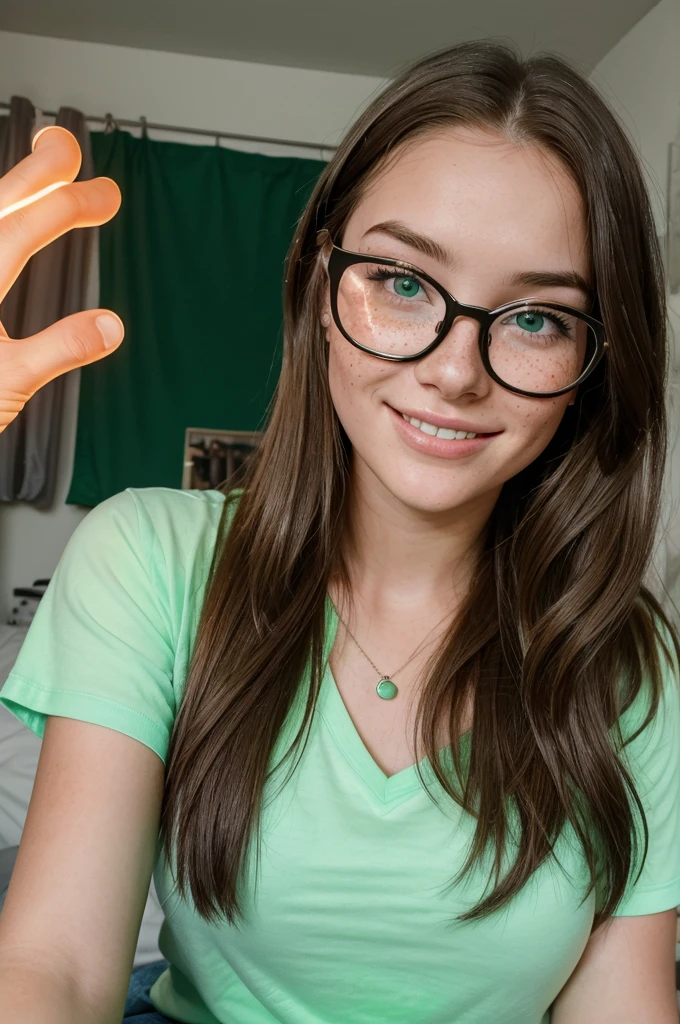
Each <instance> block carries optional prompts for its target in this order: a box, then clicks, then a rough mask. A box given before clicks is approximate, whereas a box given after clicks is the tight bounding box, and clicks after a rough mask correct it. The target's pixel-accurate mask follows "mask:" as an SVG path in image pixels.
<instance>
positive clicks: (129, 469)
mask: <svg viewBox="0 0 680 1024" xmlns="http://www.w3.org/2000/svg"><path fill="white" fill-rule="evenodd" d="M92 150H93V156H94V163H95V172H96V174H98V175H106V176H107V177H110V178H113V179H114V181H116V182H117V183H118V185H119V186H120V189H121V192H122V196H123V200H122V205H121V208H120V210H119V212H118V214H117V215H116V216H115V217H114V218H113V220H112V221H110V222H109V223H108V224H105V225H103V226H102V227H101V228H100V271H99V274H100V288H101V290H100V301H99V305H100V306H102V307H106V308H109V309H113V310H114V311H115V312H116V313H118V315H119V316H120V317H122V319H123V322H124V323H125V327H126V336H125V340H124V342H123V344H122V346H121V347H120V348H119V349H118V350H117V351H116V352H114V353H113V354H112V355H111V356H108V357H107V358H106V359H104V360H102V361H100V362H97V363H94V364H92V365H91V366H86V367H84V368H83V370H82V382H81V390H80V405H79V411H78V430H77V438H76V452H75V462H74V470H73V479H72V481H71V488H70V491H69V494H68V497H67V499H66V500H67V503H71V504H74V503H77V504H84V505H96V504H97V503H98V502H100V501H103V500H104V499H105V498H107V497H109V496H110V495H112V494H115V493H116V492H117V491H120V490H122V489H124V488H125V487H130V486H132V487H148V486H156V485H163V486H167V487H179V486H180V485H181V478H182V461H183V450H184V431H185V429H186V427H205V428H210V429H233V430H257V429H259V428H260V427H261V426H262V423H263V417H264V414H265V411H266V408H267V405H268V402H269V401H270V399H271V396H272V393H273V390H274V387H275V385H276V380H277V378H278V374H279V369H280V365H281V291H282V284H283V263H284V257H285V254H286V251H287V248H288V245H289V243H290V240H291V238H292V236H293V231H294V229H295V224H296V221H297V219H298V217H299V215H300V213H301V212H302V208H303V206H304V204H305V202H306V201H307V199H308V197H309V194H310V192H311V190H312V188H313V186H314V184H315V182H316V179H317V177H318V175H319V174H320V172H321V170H322V168H323V166H324V164H323V163H322V162H321V161H317V160H303V159H297V158H294V157H269V156H261V155H259V154H252V153H242V152H239V151H236V150H229V149H224V148H222V147H218V146H215V145H211V146H193V145H186V144H182V143H174V142H156V141H154V140H151V139H148V138H141V139H137V138H135V137H134V136H132V135H130V134H129V133H128V132H123V131H120V130H116V131H115V132H112V133H110V134H105V133H103V132H93V133H92Z"/></svg>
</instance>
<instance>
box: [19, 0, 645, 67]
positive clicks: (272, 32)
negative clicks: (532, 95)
mask: <svg viewBox="0 0 680 1024" xmlns="http://www.w3.org/2000/svg"><path fill="white" fill-rule="evenodd" d="M656 2H657V0H465V2H464V0H389V2H388V3H385V2H384V0H191V2H190V3H188V2H186V0H182V2H180V0H2V3H1V4H0V29H4V30H6V31H11V32H27V33H29V34H32V35H41V36H57V37H60V38H62V39H77V40H86V41H89V42H99V43H111V44H114V45H118V46H133V47H141V48H143V49H151V50H164V51H167V52H170V53H188V54H197V55H200V56H204V57H223V58H224V57H228V58H231V59H233V60H244V61H256V62H260V63H264V64H279V65H287V66H289V67H300V68H318V69H322V70H325V71H345V72H350V73H354V74H365V75H375V76H378V77H381V78H382V77H390V76H391V75H393V74H394V73H395V71H396V69H397V68H398V67H399V66H400V65H401V64H403V63H405V62H407V61H410V60H412V59H413V58H415V57H417V56H419V55H421V54H424V53H427V52H428V51H431V50H435V49H439V48H440V47H442V46H445V45H447V44H449V43H454V42H459V41H463V40H467V39H478V38H482V37H493V38H495V39H499V40H506V41H507V40H511V41H513V42H514V43H516V44H517V45H518V46H519V47H520V49H521V50H522V51H523V52H524V53H525V54H527V53H531V52H535V51H536V50H541V49H551V50H556V51H558V52H559V53H562V54H564V55H565V56H567V57H569V58H571V59H572V60H575V61H576V62H578V63H581V64H582V65H585V70H586V71H589V70H590V68H591V67H592V66H593V65H595V64H596V63H597V62H598V61H599V60H600V58H602V57H603V56H604V55H605V54H606V53H607V52H608V51H609V50H611V49H612V47H613V46H615V45H616V43H617V42H618V41H619V39H621V38H622V36H624V35H625V34H626V32H628V30H629V29H631V28H632V27H633V25H635V24H636V22H637V21H639V20H640V18H642V17H643V16H644V15H645V14H646V13H647V11H649V10H650V9H651V8H652V7H654V6H655V4H656Z"/></svg>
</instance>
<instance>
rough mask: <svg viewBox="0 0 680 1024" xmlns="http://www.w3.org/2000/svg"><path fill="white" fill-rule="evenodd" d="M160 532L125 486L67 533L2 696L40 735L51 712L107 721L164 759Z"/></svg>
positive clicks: (166, 669)
mask: <svg viewBox="0 0 680 1024" xmlns="http://www.w3.org/2000/svg"><path fill="white" fill-rule="evenodd" d="M157 548H158V538H157V536H156V534H155V532H154V529H153V525H152V523H151V521H150V519H149V516H148V515H147V513H146V511H145V509H144V507H143V506H142V503H141V502H140V500H139V498H138V497H136V496H135V494H134V492H133V490H127V491H123V492H121V493H120V494H116V495H114V496H113V497H112V498H109V499H107V500H106V501H104V502H102V503H101V504H100V505H98V506H97V507H96V508H94V509H93V510H92V511H91V512H89V513H88V514H87V515H86V516H85V518H84V519H83V520H82V522H81V523H80V524H79V525H78V527H77V528H76V530H75V531H74V533H73V535H72V536H71V538H70V539H69V542H68V544H67V546H66V549H65V551H64V553H63V555H62V557H61V560H60V562H59V564H58V566H57V568H56V570H55V572H54V575H53V577H52V579H51V581H50V583H49V585H48V587H47V590H46V592H45V594H44V596H43V597H42V599H41V601H40V604H39V605H38V609H37V611H36V614H35V617H34V619H33V621H32V622H31V625H30V627H29V629H28V632H27V635H26V639H25V640H24V643H23V646H22V648H21V650H20V652H19V656H18V658H17V661H16V663H15V665H14V668H13V670H12V672H11V673H10V675H9V677H8V679H7V681H6V683H5V685H4V687H3V689H2V691H1V692H0V700H1V701H2V702H3V704H5V706H6V707H7V708H8V710H10V711H11V712H13V714H15V715H16V716H17V717H18V718H19V719H20V720H21V721H22V722H24V723H25V724H26V725H27V726H28V727H29V728H30V729H32V730H33V731H34V732H35V733H37V734H38V735H39V736H42V735H43V733H44V730H45V722H46V719H47V716H48V715H56V716H61V717H65V718H75V719H79V720H81V721H84V722H91V723H93V724H95V725H102V726H107V727H109V728H111V729H115V730H117V731H119V732H122V733H125V734H126V735H127V736H131V737H132V738H133V739H137V740H139V741H140V742H141V743H144V744H145V745H146V746H148V747H150V748H151V749H152V750H154V751H155V752H156V753H157V754H158V756H159V757H160V758H161V759H162V760H165V757H166V754H167V749H168V744H169V738H170V732H171V729H172V724H173V721H174V717H175V712H176V709H175V694H174V690H173V661H174V658H173V638H172V620H171V616H170V612H169V603H168V593H167V584H166V583H165V581H164V579H163V575H162V572H160V571H159V569H158V566H159V564H161V562H162V559H161V558H160V557H157V556H158V551H157Z"/></svg>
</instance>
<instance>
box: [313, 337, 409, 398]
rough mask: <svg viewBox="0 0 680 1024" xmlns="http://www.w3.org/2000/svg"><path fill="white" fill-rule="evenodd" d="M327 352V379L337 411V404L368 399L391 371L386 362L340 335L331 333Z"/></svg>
mask: <svg viewBox="0 0 680 1024" xmlns="http://www.w3.org/2000/svg"><path fill="white" fill-rule="evenodd" d="M329 349H330V351H329V354H328V380H329V385H330V390H331V395H332V396H333V401H334V402H335V404H336V408H337V409H338V413H339V414H340V413H341V409H340V405H342V406H345V405H347V404H351V405H358V404H359V403H361V402H362V401H369V400H370V396H371V392H372V391H373V390H374V389H375V388H376V387H378V386H379V385H380V384H381V383H382V381H383V380H384V379H385V378H386V377H387V376H389V375H390V374H391V373H393V372H394V370H393V368H392V367H391V366H390V365H389V363H383V362H382V361H381V360H378V359H375V358H374V357H372V356H369V355H366V353H364V352H361V351H360V350H359V349H356V348H354V347H353V346H352V345H350V343H349V342H348V341H345V339H344V338H342V337H339V338H338V337H333V335H332V333H331V337H330V342H329Z"/></svg>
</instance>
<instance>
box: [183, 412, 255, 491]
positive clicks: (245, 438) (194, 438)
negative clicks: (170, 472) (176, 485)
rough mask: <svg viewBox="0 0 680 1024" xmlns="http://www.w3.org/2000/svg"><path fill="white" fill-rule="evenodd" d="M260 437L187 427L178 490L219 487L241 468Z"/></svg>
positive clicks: (250, 434) (241, 431) (252, 433)
mask: <svg viewBox="0 0 680 1024" xmlns="http://www.w3.org/2000/svg"><path fill="white" fill-rule="evenodd" d="M261 436H262V434H261V432H260V431H248V430H210V429H206V428H202V427H188V428H187V430H186V432H185V435H184V469H183V472H182V490H183V491H186V490H198V491H207V490H208V489H209V488H213V489H214V488H216V487H219V486H220V485H221V484H223V483H224V482H225V481H227V480H228V479H229V477H230V476H231V475H232V474H233V473H234V472H235V470H237V469H238V468H239V467H240V466H242V465H243V463H244V462H245V461H246V460H247V458H248V456H249V455H250V454H251V452H253V451H254V450H255V448H256V447H257V444H258V442H259V439H260V437H261Z"/></svg>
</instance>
